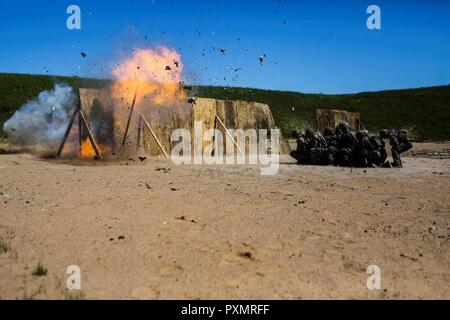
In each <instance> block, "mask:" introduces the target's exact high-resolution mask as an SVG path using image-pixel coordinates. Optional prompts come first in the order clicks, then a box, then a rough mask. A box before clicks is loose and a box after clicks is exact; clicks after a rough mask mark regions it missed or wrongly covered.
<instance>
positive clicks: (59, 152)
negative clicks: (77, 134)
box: [56, 106, 80, 158]
mask: <svg viewBox="0 0 450 320" xmlns="http://www.w3.org/2000/svg"><path fill="white" fill-rule="evenodd" d="M79 110H80V107H79V106H77V107H76V108H75V111H74V112H73V114H72V117H71V118H70V121H69V125H68V126H67V129H66V132H65V133H64V137H63V139H62V141H61V145H60V146H59V149H58V152H57V153H56V158H59V157H61V152H62V151H63V149H64V145H65V144H66V140H67V137H68V136H69V133H70V130H71V129H72V125H73V122H74V121H75V117H76V116H77V114H78V111H79Z"/></svg>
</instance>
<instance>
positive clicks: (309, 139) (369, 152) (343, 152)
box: [291, 122, 412, 168]
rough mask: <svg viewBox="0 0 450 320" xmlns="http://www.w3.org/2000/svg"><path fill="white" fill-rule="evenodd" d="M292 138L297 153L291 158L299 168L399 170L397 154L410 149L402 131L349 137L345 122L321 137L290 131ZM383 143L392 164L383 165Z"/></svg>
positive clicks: (319, 135) (308, 130) (384, 158)
mask: <svg viewBox="0 0 450 320" xmlns="http://www.w3.org/2000/svg"><path fill="white" fill-rule="evenodd" d="M292 136H293V137H294V138H295V139H296V140H297V150H295V151H292V152H291V156H292V157H293V158H295V159H296V160H297V161H298V163H301V164H315V165H338V166H345V167H391V166H393V167H400V168H401V167H402V161H401V158H400V154H401V153H403V152H405V151H407V150H409V149H411V148H412V144H411V142H410V140H409V139H408V135H407V132H406V131H403V130H398V129H397V130H394V131H388V130H386V129H383V130H380V132H379V134H378V135H375V134H369V133H368V131H366V130H360V131H357V132H356V133H353V132H352V130H351V129H350V126H349V125H348V123H347V122H340V123H339V124H338V126H337V127H336V129H335V130H333V129H332V128H330V127H328V128H325V130H324V132H323V134H322V133H321V132H320V131H316V132H314V131H312V130H311V129H307V130H306V131H305V132H304V133H302V132H300V131H298V130H294V131H293V132H292ZM385 139H386V140H389V144H390V146H391V153H392V160H393V161H392V163H390V162H389V161H387V152H386V143H385V141H384V140H385Z"/></svg>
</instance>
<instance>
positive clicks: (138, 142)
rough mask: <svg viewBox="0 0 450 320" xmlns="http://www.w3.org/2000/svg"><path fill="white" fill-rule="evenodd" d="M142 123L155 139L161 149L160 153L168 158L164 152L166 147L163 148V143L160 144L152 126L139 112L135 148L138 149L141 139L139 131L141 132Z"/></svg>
mask: <svg viewBox="0 0 450 320" xmlns="http://www.w3.org/2000/svg"><path fill="white" fill-rule="evenodd" d="M142 124H144V125H145V126H146V127H147V129H148V131H150V134H151V135H152V136H153V138H154V139H155V141H156V143H157V145H158V147H159V149H160V150H161V151H162V153H163V154H164V156H165V157H166V158H167V159H169V155H168V154H167V152H166V149H164V147H163V145H162V144H161V141H159V139H158V137H157V136H156V134H155V132H154V131H153V129H152V127H151V126H150V124H149V123H148V122H147V120H146V119H145V117H144V116H143V115H142V114H140V115H139V122H138V132H137V145H136V148H137V149H139V144H140V141H141V132H142Z"/></svg>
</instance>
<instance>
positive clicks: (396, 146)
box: [380, 129, 412, 168]
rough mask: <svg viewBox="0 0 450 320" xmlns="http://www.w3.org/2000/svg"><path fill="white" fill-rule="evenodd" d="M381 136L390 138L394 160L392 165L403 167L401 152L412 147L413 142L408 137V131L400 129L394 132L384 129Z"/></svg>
mask: <svg viewBox="0 0 450 320" xmlns="http://www.w3.org/2000/svg"><path fill="white" fill-rule="evenodd" d="M380 137H381V138H382V139H389V144H390V145H391V153H392V160H393V162H392V166H394V167H398V168H402V167H403V165H402V159H401V158H400V154H401V153H403V152H405V151H408V150H409V149H411V148H412V143H411V141H410V140H409V139H408V133H407V132H406V131H404V130H399V129H397V130H395V131H393V132H389V131H388V130H386V129H383V130H381V131H380Z"/></svg>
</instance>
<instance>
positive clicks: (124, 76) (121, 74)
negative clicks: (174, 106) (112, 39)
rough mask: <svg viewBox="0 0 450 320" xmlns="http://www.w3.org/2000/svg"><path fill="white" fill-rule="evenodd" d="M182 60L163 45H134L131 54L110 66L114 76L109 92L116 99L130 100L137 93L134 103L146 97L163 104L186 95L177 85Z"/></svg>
mask: <svg viewBox="0 0 450 320" xmlns="http://www.w3.org/2000/svg"><path fill="white" fill-rule="evenodd" d="M182 72H183V64H182V62H181V56H180V54H179V53H178V52H176V51H175V50H171V49H169V48H166V47H162V46H159V47H156V48H155V49H136V50H135V51H134V53H133V56H132V57H131V58H129V59H126V60H125V61H123V62H122V63H121V64H119V65H118V66H117V67H116V68H114V69H113V71H112V73H113V76H114V77H115V78H116V79H117V81H116V82H115V83H114V85H113V88H112V95H113V97H114V98H115V99H117V100H119V101H123V100H125V102H127V103H129V104H131V103H132V101H133V99H134V97H135V96H136V105H138V104H139V103H140V102H142V101H143V100H144V99H146V100H145V101H149V102H150V103H153V104H155V105H158V106H163V105H165V104H167V103H171V102H173V101H174V100H177V99H183V98H185V97H186V93H185V92H184V91H183V90H182V89H181V88H180V85H179V83H180V81H181V74H182Z"/></svg>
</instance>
